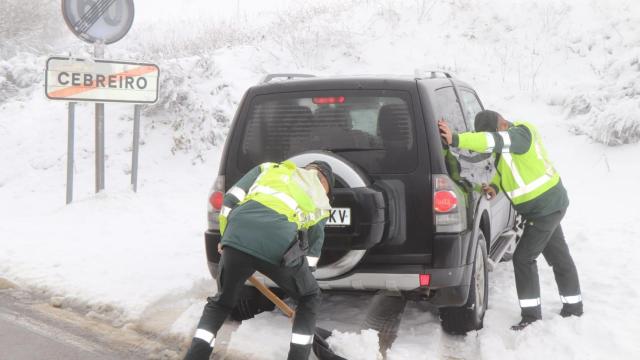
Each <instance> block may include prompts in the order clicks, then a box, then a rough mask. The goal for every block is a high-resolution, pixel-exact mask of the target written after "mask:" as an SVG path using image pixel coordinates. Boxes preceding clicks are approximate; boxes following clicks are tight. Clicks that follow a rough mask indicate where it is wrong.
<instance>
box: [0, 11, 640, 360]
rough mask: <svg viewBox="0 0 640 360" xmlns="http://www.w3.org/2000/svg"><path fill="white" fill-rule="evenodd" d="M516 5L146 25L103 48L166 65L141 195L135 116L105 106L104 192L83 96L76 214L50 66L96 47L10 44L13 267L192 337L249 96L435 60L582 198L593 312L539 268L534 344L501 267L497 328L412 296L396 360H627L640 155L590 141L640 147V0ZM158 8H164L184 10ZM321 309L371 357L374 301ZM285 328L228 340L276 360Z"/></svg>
mask: <svg viewBox="0 0 640 360" xmlns="http://www.w3.org/2000/svg"><path fill="white" fill-rule="evenodd" d="M8 3H9V2H8ZM150 3H151V1H139V2H137V4H138V5H137V6H138V9H137V11H138V12H139V13H140V14H144V13H145V8H144V7H145V6H147V7H148V6H150V5H149V4H150ZM242 3H244V2H242ZM280 3H285V2H283V1H281V2H280ZM516 3H517V4H515V5H514V2H513V1H506V0H500V1H487V0H485V1H480V2H477V3H476V2H474V3H472V2H470V1H463V0H457V1H456V0H452V1H447V2H439V1H416V2H413V3H411V4H410V5H409V4H407V3H406V2H399V1H381V2H374V1H353V2H341V3H340V4H334V5H331V4H329V5H318V6H306V7H305V6H302V7H297V8H293V9H290V10H286V11H284V12H279V13H278V12H274V11H271V12H268V11H266V10H264V9H260V10H259V11H260V12H258V11H253V12H252V11H249V10H244V11H243V12H239V13H238V14H235V17H232V18H231V20H234V19H235V20H238V19H241V21H235V22H234V21H230V22H229V24H232V25H233V26H235V27H236V28H233V27H232V28H231V30H229V29H224V28H221V27H219V28H217V27H216V26H215V25H212V24H211V23H208V22H205V21H203V19H205V18H206V15H205V14H206V13H207V11H209V12H210V11H211V10H207V11H205V10H206V9H208V8H207V6H208V4H209V2H207V1H199V2H194V4H195V5H193V4H192V5H191V6H190V7H186V8H185V9H183V10H184V11H185V12H183V14H187V13H186V11H188V10H189V9H191V10H194V9H195V10H201V12H200V13H198V14H195V13H194V14H191V15H188V14H187V15H184V16H185V18H184V19H181V18H179V19H177V20H175V21H174V20H172V21H174V22H172V21H169V20H168V15H166V14H165V16H166V17H165V18H164V19H165V20H166V21H165V22H164V24H169V25H165V28H163V29H162V30H159V29H157V28H155V27H154V24H155V23H154V22H153V21H151V20H147V21H146V22H144V21H141V22H140V25H136V27H134V29H132V33H131V34H130V35H129V37H128V38H131V39H133V40H125V41H123V42H122V43H118V44H116V45H114V46H112V47H110V48H109V49H108V51H107V53H108V55H109V57H111V58H120V59H123V58H131V57H132V55H131V54H134V55H133V57H135V58H138V59H144V60H151V61H156V60H157V62H159V63H160V65H161V66H162V68H163V74H164V77H163V80H162V81H163V85H162V86H163V89H164V91H163V94H162V96H161V102H160V103H159V104H158V105H156V106H154V107H150V108H148V109H147V110H146V112H145V113H144V116H143V124H144V130H143V136H142V141H143V144H142V147H141V159H140V164H141V167H140V184H139V192H138V193H137V194H134V193H133V192H131V191H130V189H129V186H128V183H129V167H130V162H131V144H130V142H131V128H132V121H131V115H132V108H131V107H130V106H121V105H108V106H107V110H106V116H107V122H106V129H107V138H106V144H107V150H106V153H107V156H108V157H107V177H106V188H107V191H105V192H103V193H101V194H99V195H97V196H96V195H94V194H93V181H94V180H93V166H94V165H93V159H94V153H93V120H92V107H91V106H89V105H79V106H78V108H77V115H76V124H77V128H76V166H75V184H76V186H75V202H74V203H73V204H72V205H70V206H64V194H65V159H66V158H65V154H66V107H65V106H64V104H63V103H60V102H52V101H48V100H46V99H44V96H43V94H42V89H41V86H42V83H41V79H40V77H39V75H38V74H41V72H40V71H41V70H42V69H43V67H44V61H45V59H46V56H47V55H49V54H48V52H53V53H55V54H61V53H64V52H68V51H69V49H71V51H72V52H73V53H74V54H75V55H82V54H86V53H87V51H88V48H87V47H86V46H79V45H78V44H77V41H76V40H74V39H73V38H70V37H68V36H67V37H64V38H62V39H60V40H59V41H58V42H57V43H56V42H54V43H53V45H51V46H52V47H53V48H49V49H45V50H43V49H40V50H32V51H29V52H25V50H24V49H23V51H22V52H11V51H7V52H5V50H6V49H2V50H3V51H2V52H0V55H2V56H5V55H4V54H9V55H6V56H7V57H6V58H2V59H0V138H2V139H3V140H2V141H1V142H0V154H2V155H1V156H2V160H1V162H0V203H1V204H2V205H1V206H0V218H2V221H0V276H1V277H6V278H9V279H10V280H12V281H15V282H17V283H19V284H21V285H23V286H28V287H34V288H37V289H41V290H42V291H43V292H44V293H46V294H48V295H51V296H62V297H63V298H64V300H63V305H69V306H83V307H86V308H85V309H86V311H87V312H89V313H90V314H92V315H93V316H98V317H103V318H104V319H105V320H106V321H110V322H112V323H113V324H114V325H116V326H121V325H124V324H127V323H131V324H133V325H134V326H137V327H138V328H140V329H142V330H148V331H152V332H156V333H159V334H163V335H176V336H179V337H183V338H185V339H187V338H188V337H189V335H190V332H191V331H192V329H193V327H194V326H195V324H196V321H197V318H198V316H199V314H200V311H201V309H202V305H203V303H204V299H205V297H206V296H208V295H210V294H211V293H212V292H213V291H214V287H215V285H214V283H213V281H211V280H210V279H209V275H208V272H207V269H206V264H205V257H204V252H203V236H202V232H203V231H204V229H205V226H206V223H205V211H206V197H207V193H208V190H209V187H210V185H211V183H212V181H213V179H214V177H215V174H216V172H217V163H218V158H219V156H220V152H219V151H220V147H221V145H222V143H223V140H224V136H225V133H226V128H227V126H228V122H229V119H230V117H231V116H232V114H233V110H234V107H235V105H236V104H237V102H238V101H239V99H240V96H241V95H242V92H243V91H244V90H245V89H246V88H247V87H248V86H250V85H252V84H254V83H255V82H256V81H258V79H259V78H260V77H261V76H262V75H264V74H265V73H268V72H290V71H298V72H313V73H319V74H361V73H404V74H406V73H412V72H413V70H414V69H415V68H423V69H433V68H441V69H445V70H448V71H451V72H453V73H454V74H456V75H457V76H459V77H460V78H462V79H464V80H466V81H467V82H469V83H470V84H472V85H473V86H474V87H476V89H477V90H478V92H479V94H480V96H481V98H482V100H483V102H484V104H485V106H486V107H488V108H493V109H496V110H498V111H500V112H502V113H503V114H504V115H505V116H506V117H507V118H509V119H512V120H516V119H523V120H528V121H532V122H534V123H536V124H538V125H539V126H540V129H541V132H542V134H543V136H544V138H545V141H546V142H547V144H548V147H549V151H550V153H551V157H552V159H553V160H554V161H555V164H556V166H557V168H558V170H559V171H560V173H561V175H562V176H563V181H564V182H565V184H566V186H567V188H568V190H569V194H570V197H571V201H572V205H571V207H570V209H569V212H568V214H567V216H566V218H565V221H564V222H563V226H564V230H565V235H566V237H567V240H568V242H569V246H570V249H571V250H572V253H573V256H574V259H575V261H576V263H577V266H578V270H579V273H580V276H581V281H582V288H583V296H584V299H585V311H586V314H585V316H584V317H583V318H581V319H561V318H560V317H559V316H558V315H557V312H558V311H559V308H560V306H561V305H560V301H559V299H558V296H557V290H556V288H555V283H554V281H553V274H552V272H551V271H550V269H549V268H548V266H547V265H546V263H545V262H544V260H543V259H542V258H541V259H540V260H541V261H540V262H539V267H540V272H541V282H542V284H541V285H542V296H543V306H544V308H543V314H544V317H545V320H544V321H543V322H541V323H539V324H535V325H534V326H532V327H531V328H530V329H527V331H525V332H523V333H513V332H511V331H509V330H508V327H509V325H511V324H512V323H514V322H516V321H517V320H518V308H517V299H516V293H515V286H514V283H513V272H512V268H511V265H510V264H503V266H500V267H498V269H497V270H496V271H495V272H494V273H492V274H491V279H490V295H489V296H490V308H489V310H488V312H487V315H486V318H485V328H484V329H483V330H481V331H478V332H477V333H472V334H469V335H468V336H466V337H452V336H448V335H446V334H444V333H442V331H441V330H440V327H439V324H438V319H437V315H436V314H435V313H434V312H433V309H432V308H430V307H428V306H425V305H424V304H410V305H409V307H408V309H407V310H406V313H405V315H404V317H403V323H402V326H401V329H400V334H399V337H398V339H397V341H396V343H395V344H394V345H393V347H392V348H391V350H390V351H389V353H388V357H389V358H390V359H434V358H465V359H475V358H489V359H501V358H521V359H529V358H531V359H539V358H543V357H547V358H569V359H570V358H586V359H600V358H631V357H633V356H634V354H637V353H638V352H639V351H640V348H639V347H638V344H637V340H636V337H637V334H639V333H640V325H638V323H637V320H636V319H638V318H640V311H639V310H638V309H637V307H636V306H635V302H636V301H637V299H638V297H639V295H640V294H639V292H638V290H636V288H635V286H634V285H635V284H637V283H638V282H639V281H640V266H639V265H638V259H640V250H639V249H638V247H637V246H636V244H635V243H636V242H637V240H636V239H638V238H639V237H640V226H639V225H638V224H640V215H638V214H639V212H638V211H637V210H636V209H635V208H634V205H635V203H636V202H637V196H636V195H634V191H633V189H634V188H635V185H636V183H637V179H638V178H640V168H639V167H638V166H637V165H635V164H637V156H638V155H640V146H639V145H638V144H634V145H624V146H620V147H607V146H605V145H602V144H599V143H595V142H593V140H591V139H596V140H597V141H600V142H604V143H612V144H613V143H616V142H615V141H609V140H610V139H618V140H620V141H618V142H620V143H623V142H624V139H630V142H632V141H633V139H636V138H637V137H635V136H636V135H634V134H637V132H634V131H636V130H634V129H638V125H637V124H638V117H637V116H638V115H637V114H638V113H640V110H638V112H637V113H636V114H634V110H636V109H637V107H638V106H639V105H638V103H640V102H638V101H637V94H638V90H637V89H638V86H639V84H640V79H639V78H640V71H638V70H640V68H638V69H637V70H636V67H637V66H639V65H638V63H637V61H635V60H634V59H637V55H638V54H637V48H638V45H639V44H638V40H639V39H638V35H637V34H638V33H637V31H635V32H634V31H632V29H633V27H632V25H633V24H637V22H638V19H640V7H639V6H638V5H637V4H635V3H634V2H632V1H621V2H619V3H616V4H615V5H608V4H607V3H606V2H604V1H600V2H599V1H591V2H589V3H588V4H583V3H584V2H583V1H577V0H565V1H541V2H536V3H530V2H526V1H517V2H516ZM161 4H162V5H163V7H160V8H161V9H164V10H166V12H167V14H171V10H173V11H175V10H176V9H175V8H171V6H172V5H170V3H169V2H162V3H161ZM256 13H259V14H260V16H259V17H258V16H256ZM156 15H158V16H161V15H162V14H156ZM189 16H191V18H189ZM143 19H144V18H143ZM161 19H162V18H161ZM228 20H229V19H227V21H228ZM156 23H157V22H156ZM187 23H188V24H190V25H192V26H189V27H185V26H184V25H185V24H187ZM172 25H174V26H175V27H174V28H173V29H168V27H171V26H172ZM176 29H179V30H176ZM216 29H217V30H219V31H218V32H216V31H213V30H216ZM236 30H237V31H236ZM134 40H137V41H138V43H136V42H135V41H134ZM142 40H144V43H145V44H146V46H141V45H139V44H140V41H142ZM212 44H213V45H212ZM634 46H635V48H634ZM634 49H635V52H634ZM390 54H396V55H390ZM634 61H635V62H634ZM612 64H613V66H612ZM596 90H597V91H596ZM634 100H635V101H634ZM607 114H609V115H607ZM611 114H617V115H619V116H617V117H614V116H613V115H611ZM567 115H570V116H571V117H570V118H569V121H567V120H566V116H567ZM620 119H622V120H620ZM618 120H620V121H618ZM608 121H611V123H609V122H608ZM611 129H614V130H615V131H609V130H611ZM616 129H618V130H616ZM574 133H585V134H587V135H588V136H576V135H574ZM612 134H613V135H612ZM621 134H622V135H628V136H620V135H621ZM636 141H637V140H636ZM324 300H325V302H324V305H323V308H322V311H321V318H322V322H321V323H322V324H323V325H324V326H325V327H327V328H335V329H338V330H340V331H343V332H344V331H350V332H351V333H348V334H343V335H338V336H336V339H334V340H335V341H334V344H336V346H337V347H338V348H339V349H340V350H343V351H346V353H345V354H347V353H348V354H349V355H350V356H351V357H350V358H351V359H358V358H360V359H373V358H375V355H373V354H370V353H368V352H367V351H363V350H362V349H364V347H365V346H366V345H367V344H371V343H374V342H375V337H371V334H369V333H363V334H362V335H358V334H356V333H355V332H357V331H359V323H360V321H361V320H362V318H363V317H364V314H363V312H362V309H363V308H365V307H366V305H367V298H366V297H349V296H334V297H325V299H324ZM289 325H290V322H289V321H288V320H287V319H285V318H284V317H283V316H281V315H280V314H279V313H277V312H273V313H268V314H262V315H260V316H258V317H257V318H256V319H254V320H251V321H247V322H245V323H244V324H242V325H241V326H240V328H239V329H238V331H237V332H235V333H234V334H233V336H232V338H231V342H230V345H229V349H230V352H231V353H236V354H245V355H246V356H248V357H250V358H259V359H277V358H282V357H283V356H284V355H283V354H285V353H286V349H287V347H288V341H289ZM265 328H267V329H269V331H265ZM341 344H342V345H341ZM345 344H347V345H348V346H346V345H345ZM369 348H370V347H369Z"/></svg>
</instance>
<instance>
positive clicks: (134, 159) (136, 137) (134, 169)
mask: <svg viewBox="0 0 640 360" xmlns="http://www.w3.org/2000/svg"><path fill="white" fill-rule="evenodd" d="M139 149H140V105H138V104H136V105H134V107H133V146H132V151H131V186H133V191H134V192H138V152H139Z"/></svg>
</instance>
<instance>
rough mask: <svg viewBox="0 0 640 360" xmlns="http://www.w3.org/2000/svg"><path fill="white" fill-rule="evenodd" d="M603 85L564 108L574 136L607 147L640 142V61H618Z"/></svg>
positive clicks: (634, 58) (637, 57)
mask: <svg viewBox="0 0 640 360" xmlns="http://www.w3.org/2000/svg"><path fill="white" fill-rule="evenodd" d="M601 79H602V82H601V85H600V86H598V87H597V88H595V89H591V91H589V92H582V93H579V95H575V96H574V97H572V98H570V99H569V100H568V101H567V103H566V104H565V106H566V107H567V108H568V109H569V118H570V120H571V126H572V129H573V131H574V132H576V133H580V134H586V135H588V136H590V137H591V138H593V139H594V140H596V141H598V142H601V143H604V144H607V145H622V144H629V143H636V142H639V141H640V57H639V56H634V57H631V58H626V59H621V60H618V61H615V62H614V63H613V64H611V65H610V66H608V67H607V68H606V69H605V70H604V71H603V73H602V76H601Z"/></svg>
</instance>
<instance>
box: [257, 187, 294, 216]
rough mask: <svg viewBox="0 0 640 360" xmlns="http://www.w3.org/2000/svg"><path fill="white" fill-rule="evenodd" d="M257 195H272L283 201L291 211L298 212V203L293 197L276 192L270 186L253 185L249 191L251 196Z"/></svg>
mask: <svg viewBox="0 0 640 360" xmlns="http://www.w3.org/2000/svg"><path fill="white" fill-rule="evenodd" d="M256 193H261V194H267V195H271V196H273V197H275V198H277V199H278V200H280V201H282V202H283V203H284V204H285V205H287V206H288V207H289V208H290V209H291V210H293V211H297V210H298V202H297V201H296V200H295V199H294V198H292V197H291V196H289V195H287V194H285V193H283V192H280V191H277V190H274V189H272V188H270V187H268V186H264V185H257V184H256V185H253V186H252V187H251V189H249V194H256Z"/></svg>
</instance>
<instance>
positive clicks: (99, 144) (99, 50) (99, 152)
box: [94, 43, 104, 193]
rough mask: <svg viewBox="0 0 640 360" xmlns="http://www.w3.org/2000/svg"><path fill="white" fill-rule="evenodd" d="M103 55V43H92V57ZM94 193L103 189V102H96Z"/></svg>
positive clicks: (97, 57) (101, 56)
mask: <svg viewBox="0 0 640 360" xmlns="http://www.w3.org/2000/svg"><path fill="white" fill-rule="evenodd" d="M103 57H104V44H101V43H95V44H94V58H95V59H102V58H103ZM95 112H96V126H95V130H96V193H97V192H100V190H104V104H102V103H96V110H95Z"/></svg>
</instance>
